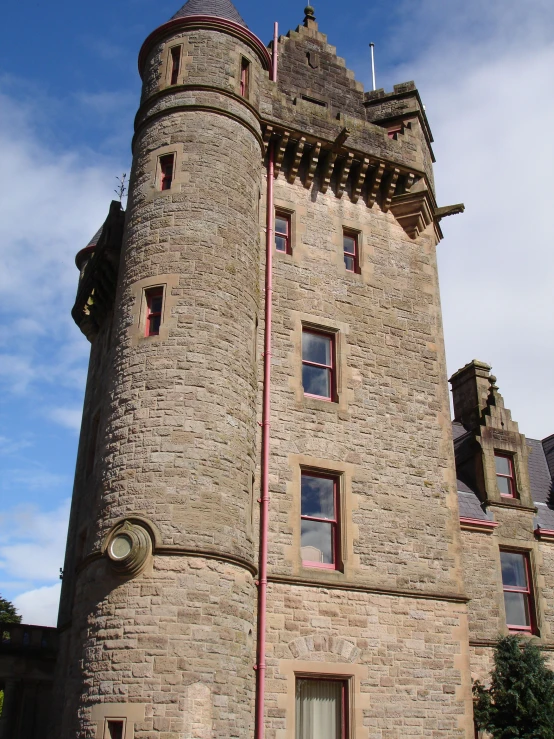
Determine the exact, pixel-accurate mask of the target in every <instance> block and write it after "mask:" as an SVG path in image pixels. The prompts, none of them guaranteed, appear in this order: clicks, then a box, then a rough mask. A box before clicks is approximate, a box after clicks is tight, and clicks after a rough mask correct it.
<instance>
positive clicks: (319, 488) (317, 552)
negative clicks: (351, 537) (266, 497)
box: [300, 471, 340, 570]
mask: <svg viewBox="0 0 554 739" xmlns="http://www.w3.org/2000/svg"><path fill="white" fill-rule="evenodd" d="M300 487H301V490H300V496H301V505H300V519H301V521H300V526H301V532H300V553H301V557H302V564H304V565H307V566H309V567H323V568H325V569H328V570H336V569H337V568H338V566H339V564H340V563H339V560H340V557H339V552H340V534H339V478H338V477H336V476H335V475H329V474H326V473H324V472H314V471H303V472H302V475H301V484H300Z"/></svg>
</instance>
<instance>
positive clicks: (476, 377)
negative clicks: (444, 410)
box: [450, 359, 491, 431]
mask: <svg viewBox="0 0 554 739" xmlns="http://www.w3.org/2000/svg"><path fill="white" fill-rule="evenodd" d="M490 371H491V367H490V365H488V364H485V362H479V361H478V360H477V359H474V360H472V361H471V362H469V364H466V366H465V367H462V369H460V370H458V371H457V372H455V373H454V374H453V375H452V377H451V378H450V384H451V385H452V398H453V401H454V420H455V421H459V422H460V423H461V424H462V425H463V426H464V427H465V428H466V429H467V430H468V431H469V430H470V429H471V428H474V427H475V426H478V425H479V420H480V418H481V411H482V410H483V409H484V408H486V407H487V398H488V396H489V392H490V386H491V377H490Z"/></svg>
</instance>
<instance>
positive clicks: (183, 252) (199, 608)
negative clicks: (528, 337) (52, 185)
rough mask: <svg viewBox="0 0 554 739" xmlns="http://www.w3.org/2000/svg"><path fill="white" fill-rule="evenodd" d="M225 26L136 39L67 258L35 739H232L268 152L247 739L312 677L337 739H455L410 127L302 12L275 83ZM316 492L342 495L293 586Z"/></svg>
mask: <svg viewBox="0 0 554 739" xmlns="http://www.w3.org/2000/svg"><path fill="white" fill-rule="evenodd" d="M193 6H194V7H193ZM229 6H230V3H229V2H227V0H225V2H223V0H221V2H220V0H205V2H204V3H203V2H202V1H201V0H190V2H189V3H188V4H187V5H186V6H185V9H186V8H187V7H189V9H190V8H191V7H193V10H195V12H187V11H186V10H185V9H183V10H184V11H185V12H184V13H183V12H181V14H178V16H177V17H176V18H175V19H173V20H172V21H170V22H169V23H167V24H165V25H164V26H162V27H160V28H159V29H157V30H156V31H155V32H154V33H153V34H152V35H151V36H150V37H149V39H148V40H147V42H146V43H145V45H144V47H143V50H142V52H141V56H140V62H139V64H140V70H141V74H142V77H143V94H142V99H141V105H140V108H139V111H138V114H137V118H136V132H135V137H134V141H133V168H132V174H131V182H130V194H129V204H128V208H127V212H126V214H125V226H124V234H123V239H122V241H120V242H119V247H118V244H117V243H116V242H117V239H116V234H117V228H116V227H117V225H118V224H121V218H122V214H121V211H120V210H118V206H117V205H113V206H112V211H111V213H110V217H109V218H108V220H107V221H106V225H105V227H104V229H103V231H102V235H101V237H100V239H99V241H98V243H97V244H96V245H94V249H92V247H91V249H92V251H89V252H87V253H86V254H84V255H81V258H80V264H81V263H82V274H81V283H80V285H81V286H80V288H79V293H78V300H77V303H76V305H75V309H74V317H75V318H76V320H77V323H78V324H79V325H80V326H81V328H82V329H83V331H85V332H86V333H87V335H88V336H89V338H90V339H91V341H92V351H91V361H90V369H89V379H88V383H87V392H86V398H85V413H84V420H83V427H82V433H81V441H80V447H79V458H78V464H77V473H76V481H75V490H74V497H73V506H72V513H71V522H70V531H69V537H68V548H67V555H66V564H65V577H64V585H63V596H62V605H61V610H60V624H59V625H60V628H61V630H62V635H61V638H62V651H61V656H60V660H59V666H58V683H57V706H58V710H57V712H56V725H55V727H54V729H53V731H52V734H51V736H52V738H53V737H56V739H75V737H79V739H84V738H85V737H86V738H87V739H92V737H99V738H101V739H115V737H116V734H115V733H113V732H116V731H117V732H119V731H121V732H122V733H120V734H117V736H118V737H119V736H120V737H121V738H122V739H146V738H148V739H178V738H179V739H185V738H186V739H204V737H205V738H206V739H207V738H208V737H210V739H211V737H218V738H221V739H223V737H225V738H226V739H227V737H241V739H243V738H244V739H253V737H254V706H255V685H256V674H255V670H254V665H255V663H256V639H257V582H256V578H257V568H258V530H259V529H258V523H259V521H258V504H257V499H258V496H259V493H258V490H259V484H260V457H261V450H260V432H259V427H258V423H259V422H260V421H261V407H262V403H261V393H262V384H261V383H262V372H261V367H262V361H263V360H262V347H263V336H264V329H265V326H264V320H263V314H262V313H261V306H262V298H263V284H264V270H265V257H264V251H263V243H264V240H265V234H264V224H265V219H266V213H265V211H266V156H267V151H268V148H273V150H274V152H275V173H276V179H275V207H276V212H277V214H278V215H279V214H280V215H281V217H282V218H283V219H284V221H285V222H286V223H288V229H289V230H288V233H287V234H286V238H287V239H288V246H287V248H286V249H284V250H281V251H276V252H275V264H274V325H273V356H272V366H273V383H272V387H271V399H272V409H273V410H272V417H271V453H270V468H269V469H270V493H271V505H270V531H269V590H268V624H267V640H268V651H267V670H268V673H267V683H266V687H267V702H266V706H265V726H266V735H267V737H268V739H292V737H294V736H295V721H297V720H298V718H296V719H295V695H296V686H297V682H296V681H297V680H298V679H301V678H302V676H304V677H306V676H307V677H308V678H311V679H317V678H318V677H319V678H322V676H323V677H325V676H327V678H328V677H329V676H331V678H333V679H335V680H338V681H339V682H340V684H341V685H344V686H345V691H346V692H347V694H348V699H347V702H346V703H345V704H344V707H343V709H342V710H344V711H346V712H348V717H346V716H345V724H344V725H347V724H348V726H349V729H348V731H349V732H350V736H351V739H362V737H363V738H365V739H367V737H368V730H369V732H370V733H369V736H371V737H372V739H373V737H375V739H377V738H379V739H385V737H386V739H400V738H401V737H402V738H404V737H406V736H407V735H408V734H410V735H413V736H429V735H432V736H433V737H436V738H437V739H447V738H448V739H455V738H460V739H461V738H462V737H466V739H470V737H472V736H473V725H472V708H471V691H470V677H469V658H468V633H467V605H466V597H465V591H464V584H463V580H462V573H461V566H460V561H461V560H460V531H459V526H458V509H457V502H456V478H455V465H454V458H453V450H452V441H451V429H450V419H449V407H448V397H447V390H446V387H447V383H446V368H445V359H444V347H443V336H442V324H441V314H440V300H439V291H438V279H437V269H436V256H435V247H436V244H437V242H438V240H439V239H440V238H441V235H442V234H441V231H440V224H439V221H440V219H441V218H442V217H444V216H445V215H448V214H450V213H451V212H455V210H456V208H454V209H449V208H446V209H444V208H443V209H439V208H438V207H437V203H436V199H435V193H434V185H433V180H432V161H433V154H432V150H431V141H432V137H431V133H430V129H429V126H428V123H427V119H426V117H425V113H424V110H423V108H422V106H421V105H420V100H419V96H418V95H417V91H416V90H415V88H414V87H413V85H410V84H408V85H406V86H403V87H402V88H399V89H395V92H394V93H392V94H391V95H390V96H388V97H387V96H382V95H380V94H378V95H364V91H363V87H362V86H361V85H360V84H359V83H358V82H356V81H355V79H354V76H353V74H352V73H351V72H350V71H349V70H347V68H346V65H345V63H344V61H343V60H342V59H340V58H338V57H337V56H336V51H335V49H334V48H333V47H332V46H330V45H329V44H328V42H327V38H326V37H325V36H324V35H323V34H321V33H320V32H319V30H318V27H317V23H316V21H315V18H314V16H313V13H308V14H307V17H306V20H305V23H304V25H302V26H300V27H299V28H298V29H297V30H296V31H291V32H289V34H287V36H282V37H280V39H279V41H278V52H279V59H280V66H279V70H280V73H279V75H280V76H279V78H278V82H277V83H275V82H273V81H271V80H270V77H269V67H270V61H271V60H270V55H269V51H268V50H267V49H266V48H265V47H264V46H263V45H262V44H261V42H259V41H258V39H256V37H254V36H253V35H252V34H251V33H250V31H248V29H247V28H246V27H245V26H244V25H243V23H242V22H239V21H238V20H237V19H236V17H235V16H234V15H233V16H232V18H231V19H230V18H229V12H230V11H229ZM200 11H202V12H200ZM233 11H234V12H235V13H236V11H235V10H234V9H233ZM459 207H460V206H457V208H458V209H459ZM345 237H348V238H350V239H353V240H354V241H355V244H356V249H357V253H356V255H355V260H354V263H353V268H352V269H350V268H348V265H347V263H346V261H345V252H344V243H345V242H344V239H345ZM118 249H120V256H119V251H118ZM102 255H104V256H102ZM108 257H109V259H108ZM116 257H117V258H116ZM156 301H157V302H156ZM150 329H153V330H150ZM306 333H308V334H310V333H311V334H312V335H314V334H315V335H318V336H323V337H325V340H328V341H329V342H330V344H329V345H330V346H332V350H331V351H332V356H330V359H329V362H330V364H331V369H330V370H329V371H330V372H331V375H332V380H331V383H332V385H333V387H332V390H331V391H330V393H329V397H328V398H325V397H323V396H322V395H321V394H319V395H318V394H317V393H308V392H307V389H306V386H305V383H304V381H303V375H302V372H303V370H302V363H303V354H302V343H303V335H304V334H306ZM310 474H311V475H315V476H316V477H317V476H318V475H319V476H320V478H321V479H326V480H332V481H333V484H334V485H335V488H334V489H335V491H336V496H335V499H334V500H335V502H334V506H335V508H334V516H335V519H334V524H333V525H334V526H335V528H334V529H333V531H334V532H335V533H334V534H333V536H334V539H333V552H332V554H327V555H325V556H327V558H331V559H332V561H331V562H324V561H323V558H324V552H323V550H321V552H320V553H321V557H322V559H321V562H318V563H317V565H316V564H314V559H313V557H314V547H313V546H311V545H307V544H306V541H305V540H303V539H302V536H303V534H302V524H301V516H302V515H304V513H303V508H302V506H303V503H302V500H303V498H302V484H303V482H302V481H303V476H305V475H310ZM318 479H319V478H318ZM316 549H317V547H316ZM317 551H319V550H317ZM310 557H311V558H312V559H310ZM319 565H326V566H319ZM299 676H300V677H299ZM393 716H394V720H391V717H393ZM110 732H112V734H110Z"/></svg>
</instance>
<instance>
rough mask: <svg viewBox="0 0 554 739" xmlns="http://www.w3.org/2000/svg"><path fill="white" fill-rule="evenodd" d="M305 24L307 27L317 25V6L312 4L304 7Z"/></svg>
mask: <svg viewBox="0 0 554 739" xmlns="http://www.w3.org/2000/svg"><path fill="white" fill-rule="evenodd" d="M304 14H305V18H304V25H305V26H306V28H311V27H313V26H314V25H315V22H316V19H315V8H314V7H312V6H311V5H306V7H305V8H304Z"/></svg>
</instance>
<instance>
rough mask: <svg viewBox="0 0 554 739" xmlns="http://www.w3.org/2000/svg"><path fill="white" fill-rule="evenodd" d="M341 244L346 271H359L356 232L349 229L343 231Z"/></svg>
mask: <svg viewBox="0 0 554 739" xmlns="http://www.w3.org/2000/svg"><path fill="white" fill-rule="evenodd" d="M342 244H343V250H344V266H345V267H346V271H347V272H354V273H359V271H360V253H359V252H360V248H359V243H358V234H357V233H353V232H351V231H343V234H342Z"/></svg>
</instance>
